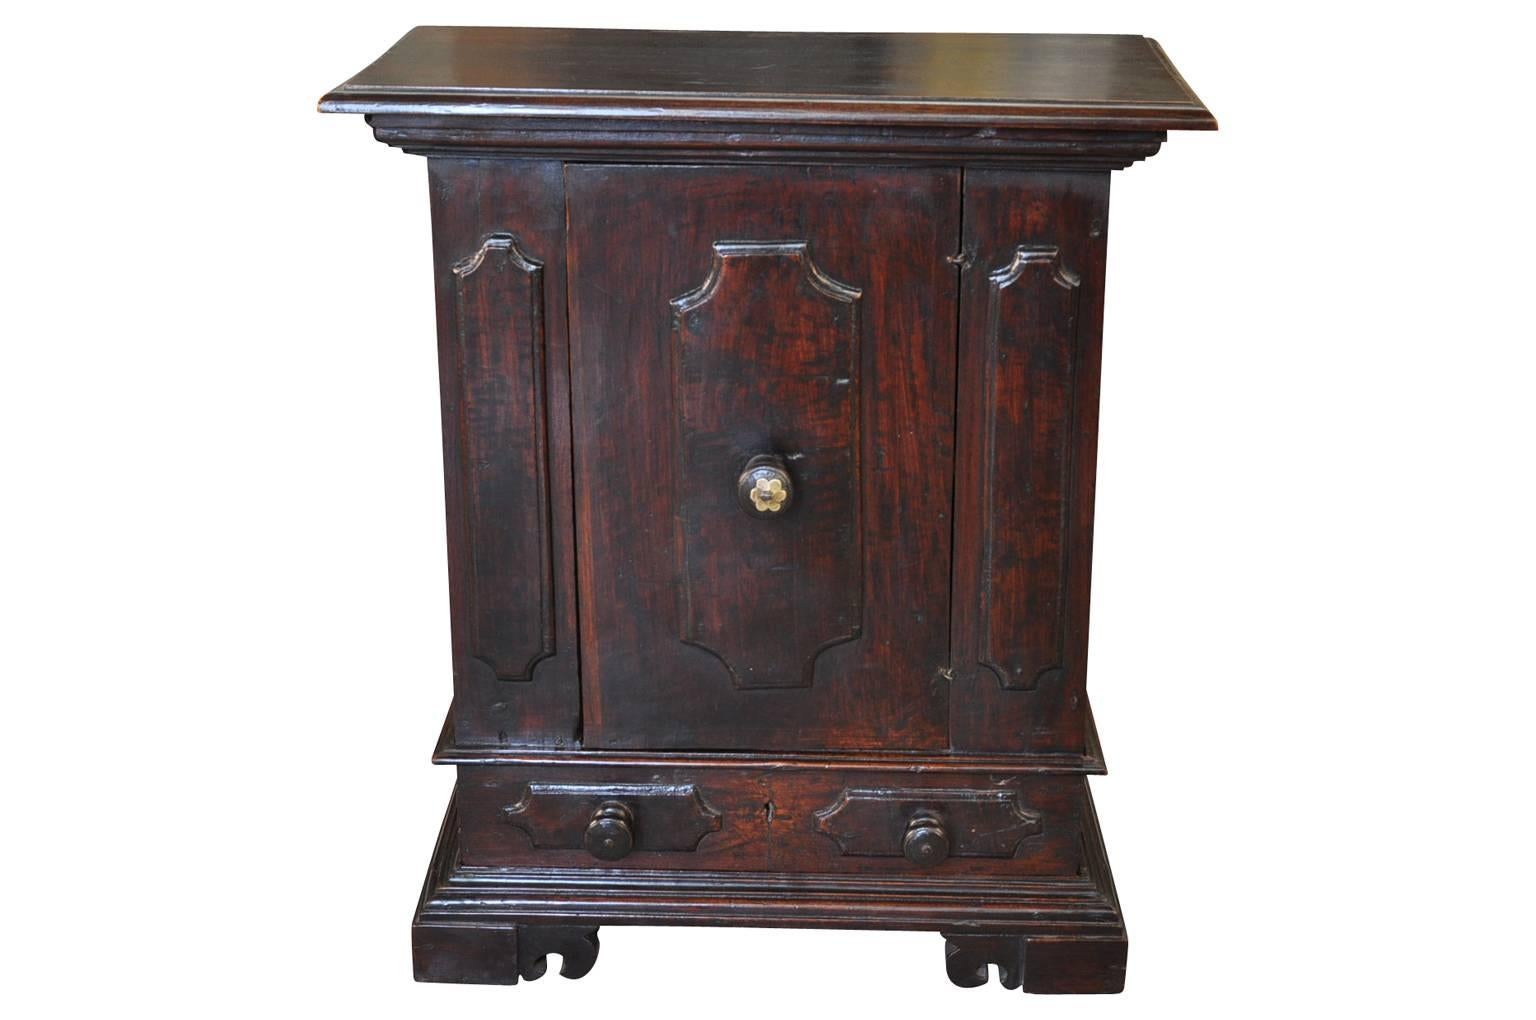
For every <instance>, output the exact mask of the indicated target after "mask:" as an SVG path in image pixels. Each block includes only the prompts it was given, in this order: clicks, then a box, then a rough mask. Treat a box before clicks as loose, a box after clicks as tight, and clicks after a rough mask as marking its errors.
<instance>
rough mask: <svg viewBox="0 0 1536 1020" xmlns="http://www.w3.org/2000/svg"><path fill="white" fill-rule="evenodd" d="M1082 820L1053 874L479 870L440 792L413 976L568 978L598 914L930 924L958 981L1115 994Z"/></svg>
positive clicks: (1107, 879)
mask: <svg viewBox="0 0 1536 1020" xmlns="http://www.w3.org/2000/svg"><path fill="white" fill-rule="evenodd" d="M1083 795H1084V797H1085V798H1087V797H1088V793H1087V784H1086V782H1085V783H1084V794H1083ZM1085 818H1086V820H1087V823H1088V824H1087V825H1086V826H1085V831H1084V834H1083V841H1084V858H1083V859H1084V862H1085V864H1084V867H1083V869H1082V871H1081V872H1080V873H1079V874H1077V875H1071V876H1061V877H1029V878H1017V879H1004V880H1000V879H998V878H997V877H995V876H989V877H966V876H964V875H948V876H944V877H937V876H922V875H914V876H911V877H899V878H898V877H892V876H885V875H817V874H795V873H766V872H720V871H676V870H668V871H661V870H641V869H634V868H624V869H619V868H604V867H590V868H491V867H469V866H465V865H463V864H462V863H461V861H460V855H459V824H458V812H457V805H456V803H454V802H450V804H449V807H448V813H447V815H446V817H445V818H444V820H443V828H442V832H441V834H440V836H439V838H438V843H437V848H436V851H435V853H434V854H433V858H432V865H431V868H430V869H429V871H428V875H427V880H426V884H425V887H424V888H423V890H422V895H421V900H420V902H419V904H418V905H417V909H416V916H415V919H414V921H413V924H412V937H413V947H414V957H415V964H416V979H417V980H418V981H448V982H464V983H480V984H515V983H516V982H517V981H518V979H519V978H523V979H527V980H532V979H534V978H536V977H539V976H540V975H542V974H543V973H544V971H545V966H546V964H545V959H546V957H547V956H548V955H549V954H550V953H558V954H560V955H561V957H562V960H563V961H564V962H563V965H562V967H561V973H562V974H563V975H564V976H566V977H570V978H576V977H581V976H582V975H584V974H586V973H587V971H589V970H590V969H591V968H592V965H593V963H594V962H595V961H596V958H597V952H598V944H599V943H598V938H597V928H598V926H599V925H604V924H640V925H646V924H652V925H739V926H764V927H805V928H874V929H897V930H912V931H936V932H940V933H942V934H943V936H944V938H945V940H946V942H945V953H946V966H947V969H948V972H949V976H950V979H951V980H952V981H954V982H955V983H956V984H958V985H962V986H965V987H973V986H975V985H979V984H984V983H985V982H986V979H987V977H986V975H987V968H988V966H989V965H996V966H997V967H998V969H999V973H1000V975H1001V983H1002V984H1003V986H1004V987H1006V988H1019V987H1022V988H1023V989H1024V990H1025V991H1027V992H1041V993H1064V992H1118V991H1120V989H1121V988H1122V987H1123V985H1124V980H1125V958H1126V934H1125V925H1124V922H1123V919H1122V917H1121V914H1120V907H1119V903H1118V900H1117V899H1116V896H1115V890H1114V882H1113V878H1112V876H1111V875H1110V871H1109V863H1108V859H1107V857H1106V856H1105V853H1104V843H1103V838H1102V836H1101V835H1100V833H1099V828H1098V821H1097V818H1096V817H1095V816H1094V814H1093V806H1092V801H1091V799H1088V801H1087V804H1086V811H1085Z"/></svg>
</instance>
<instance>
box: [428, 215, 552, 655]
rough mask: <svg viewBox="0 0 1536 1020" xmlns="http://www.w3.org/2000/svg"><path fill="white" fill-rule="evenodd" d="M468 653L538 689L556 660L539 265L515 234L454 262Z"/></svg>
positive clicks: (493, 237) (494, 237)
mask: <svg viewBox="0 0 1536 1020" xmlns="http://www.w3.org/2000/svg"><path fill="white" fill-rule="evenodd" d="M452 271H453V276H454V302H455V320H456V322H457V324H458V371H459V377H460V383H461V388H460V392H461V393H462V403H461V405H460V407H459V408H458V422H459V429H460V446H459V448H460V451H461V456H462V458H463V460H462V464H461V472H460V477H461V478H462V479H463V485H464V493H463V506H464V508H465V514H466V517H467V525H468V528H467V534H468V544H469V557H470V561H471V570H470V582H469V591H468V593H467V601H468V618H469V631H470V636H469V649H470V654H471V655H472V656H473V657H474V658H475V659H476V660H478V661H479V662H480V663H482V664H483V665H484V666H485V667H486V668H487V669H489V670H491V671H492V672H494V674H495V675H496V677H497V678H498V679H502V680H531V679H532V678H533V670H534V667H535V666H537V665H538V663H539V662H540V661H541V660H542V659H545V658H548V657H549V656H551V655H553V654H554V652H555V625H554V567H553V558H554V556H553V546H552V535H551V533H550V505H549V450H548V437H547V434H546V433H547V424H548V420H547V417H548V402H547V398H546V380H545V370H544V351H545V337H544V275H543V264H542V263H541V262H539V260H537V259H535V258H533V257H532V256H530V255H529V254H528V253H527V252H525V251H523V249H522V248H521V247H520V245H519V243H518V239H517V238H516V237H515V236H514V235H512V234H508V233H493V234H489V235H487V236H486V238H485V240H484V242H483V243H482V244H481V245H480V248H479V249H478V250H477V251H475V252H474V253H473V254H471V255H469V256H467V257H466V258H463V259H461V260H459V261H458V262H456V263H454V265H453V267H452Z"/></svg>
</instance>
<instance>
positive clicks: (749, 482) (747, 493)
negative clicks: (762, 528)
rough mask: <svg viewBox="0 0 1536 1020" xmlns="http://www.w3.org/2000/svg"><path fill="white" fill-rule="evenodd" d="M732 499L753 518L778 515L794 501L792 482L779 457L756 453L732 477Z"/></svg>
mask: <svg viewBox="0 0 1536 1020" xmlns="http://www.w3.org/2000/svg"><path fill="white" fill-rule="evenodd" d="M736 498H737V500H738V501H739V502H740V503H741V508H742V509H743V510H745V511H746V512H747V513H749V514H751V515H752V516H753V517H762V518H774V517H782V516H783V515H784V513H785V512H786V511H788V510H789V508H790V506H791V505H793V504H794V501H795V483H794V481H793V480H792V479H791V478H790V477H789V471H788V469H787V468H785V466H784V461H783V459H782V458H779V457H776V456H774V455H773V454H771V453H763V454H758V455H757V456H756V457H753V458H752V459H751V460H749V461H747V466H746V467H745V468H743V469H742V472H741V476H740V477H738V478H737V479H736Z"/></svg>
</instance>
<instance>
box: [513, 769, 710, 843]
mask: <svg viewBox="0 0 1536 1020" xmlns="http://www.w3.org/2000/svg"><path fill="white" fill-rule="evenodd" d="M607 802H619V803H622V804H623V805H624V806H625V808H626V809H627V810H628V811H629V812H630V814H631V817H632V818H633V821H634V848H635V849H636V850H662V851H692V850H696V849H697V848H698V845H699V841H700V840H702V839H703V838H704V837H705V836H707V835H709V834H710V833H711V832H718V831H720V812H718V811H716V810H715V809H714V808H712V807H710V806H709V805H708V804H706V803H704V798H703V797H701V796H700V795H699V790H698V787H696V786H694V785H693V784H691V783H685V784H661V783H656V784H650V783H645V784H637V783H605V784H601V785H588V784H582V783H544V782H531V783H529V784H528V786H527V788H526V789H525V790H524V791H523V795H522V796H521V797H520V798H519V799H518V800H517V802H516V803H515V804H510V805H508V806H507V807H506V808H504V809H503V810H502V818H503V819H504V820H505V821H506V822H507V823H508V824H510V825H513V826H516V827H517V828H519V829H522V830H523V831H524V832H526V833H527V834H528V839H529V841H530V842H531V843H532V844H533V846H534V847H535V848H537V849H541V850H573V849H579V848H580V847H581V846H582V838H583V836H584V835H585V834H586V831H587V826H588V824H590V823H591V821H592V814H593V812H594V811H596V810H597V808H598V806H599V805H601V804H604V803H607Z"/></svg>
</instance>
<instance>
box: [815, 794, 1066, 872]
mask: <svg viewBox="0 0 1536 1020" xmlns="http://www.w3.org/2000/svg"><path fill="white" fill-rule="evenodd" d="M917 815H924V816H927V817H931V818H934V819H936V820H937V821H938V822H940V823H941V824H942V825H943V827H944V829H945V831H946V832H947V833H948V836H949V839H950V841H951V847H950V851H949V853H950V856H953V857H1012V856H1014V855H1015V854H1016V853H1018V849H1019V844H1020V843H1022V842H1023V841H1024V840H1026V839H1028V838H1029V837H1030V836H1037V835H1039V834H1040V831H1041V816H1040V812H1038V811H1031V810H1029V809H1027V808H1025V807H1024V806H1023V805H1022V804H1021V803H1020V802H1019V792H1018V791H1017V790H967V789H954V790H945V789H857V788H855V789H845V790H843V792H842V795H841V796H839V797H838V798H837V800H836V801H835V802H833V803H832V804H830V805H828V806H827V807H824V808H822V809H821V810H820V811H817V812H816V831H817V832H820V833H822V834H823V835H825V836H828V837H830V838H831V839H832V840H833V841H835V842H836V843H837V845H838V846H839V847H841V848H842V851H843V853H844V854H846V855H851V856H866V857H900V856H902V838H903V836H904V835H905V833H906V828H907V824H908V823H909V822H910V821H911V820H912V818H913V817H915V816H917Z"/></svg>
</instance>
